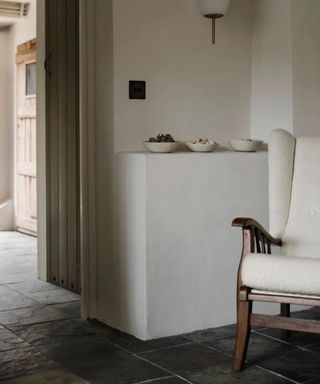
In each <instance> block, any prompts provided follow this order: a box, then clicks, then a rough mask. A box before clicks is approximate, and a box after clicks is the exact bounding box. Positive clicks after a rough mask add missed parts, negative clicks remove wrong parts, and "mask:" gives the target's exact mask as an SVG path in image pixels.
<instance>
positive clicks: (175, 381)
mask: <svg viewBox="0 0 320 384" xmlns="http://www.w3.org/2000/svg"><path fill="white" fill-rule="evenodd" d="M186 383H187V381H185V380H182V379H180V378H179V377H168V378H164V379H159V380H152V381H151V382H150V381H149V382H146V381H142V382H141V381H140V383H132V384H186Z"/></svg>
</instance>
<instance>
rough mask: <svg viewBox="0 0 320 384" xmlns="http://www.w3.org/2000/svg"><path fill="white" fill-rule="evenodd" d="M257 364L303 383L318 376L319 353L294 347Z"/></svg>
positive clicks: (319, 368) (319, 366)
mask: <svg viewBox="0 0 320 384" xmlns="http://www.w3.org/2000/svg"><path fill="white" fill-rule="evenodd" d="M259 366H261V367H263V368H265V369H267V370H270V371H272V372H276V373H278V374H280V375H281V376H283V377H287V378H289V379H291V380H294V381H296V382H298V383H304V382H305V381H308V380H309V381H310V380H312V379H316V378H317V377H318V376H320V355H319V354H317V353H314V352H309V351H306V350H301V349H295V350H293V351H287V352H285V353H282V354H278V355H276V356H274V357H273V358H270V359H268V360H264V361H262V362H261V363H260V364H259Z"/></svg>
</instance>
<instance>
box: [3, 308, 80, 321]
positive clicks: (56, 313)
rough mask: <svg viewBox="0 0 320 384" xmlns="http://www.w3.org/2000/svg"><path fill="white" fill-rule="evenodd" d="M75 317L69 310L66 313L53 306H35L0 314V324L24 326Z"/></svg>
mask: <svg viewBox="0 0 320 384" xmlns="http://www.w3.org/2000/svg"><path fill="white" fill-rule="evenodd" d="M70 304H73V303H70ZM60 305H61V304H60ZM72 310H73V311H74V310H75V308H74V307H72ZM76 317H79V315H76V314H74V313H72V311H71V310H70V311H69V312H68V311H67V310H65V308H63V309H61V308H56V307H55V305H47V306H43V305H40V304H37V305H35V306H32V307H28V308H23V309H15V310H11V311H2V312H0V324H2V325H25V324H35V323H44V322H48V321H54V320H62V319H69V318H76Z"/></svg>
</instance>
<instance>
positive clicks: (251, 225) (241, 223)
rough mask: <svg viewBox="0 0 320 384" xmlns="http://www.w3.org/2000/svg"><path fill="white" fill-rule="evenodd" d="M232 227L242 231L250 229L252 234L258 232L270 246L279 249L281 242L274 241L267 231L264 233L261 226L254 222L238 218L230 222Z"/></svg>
mask: <svg viewBox="0 0 320 384" xmlns="http://www.w3.org/2000/svg"><path fill="white" fill-rule="evenodd" d="M232 226H233V227H241V228H242V229H243V230H244V229H250V230H253V231H254V232H260V233H261V234H262V235H263V236H264V237H265V238H266V239H267V240H268V241H269V242H270V243H271V244H274V245H277V246H279V247H281V245H282V240H281V239H275V238H274V237H272V236H271V235H270V233H269V232H268V231H266V230H265V229H264V228H263V226H262V225H261V224H259V223H258V222H257V221H256V220H254V219H251V218H247V217H238V218H236V219H234V220H233V222H232Z"/></svg>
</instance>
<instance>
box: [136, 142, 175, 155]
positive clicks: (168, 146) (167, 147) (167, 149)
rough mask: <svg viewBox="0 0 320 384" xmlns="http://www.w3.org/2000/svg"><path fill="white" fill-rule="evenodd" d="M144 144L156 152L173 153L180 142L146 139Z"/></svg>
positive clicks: (149, 149)
mask: <svg viewBox="0 0 320 384" xmlns="http://www.w3.org/2000/svg"><path fill="white" fill-rule="evenodd" d="M143 145H144V146H145V148H146V149H147V150H148V151H149V152H154V153H171V152H174V151H175V150H176V149H177V148H178V143H177V142H176V141H174V142H173V143H152V142H149V141H144V142H143Z"/></svg>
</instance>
